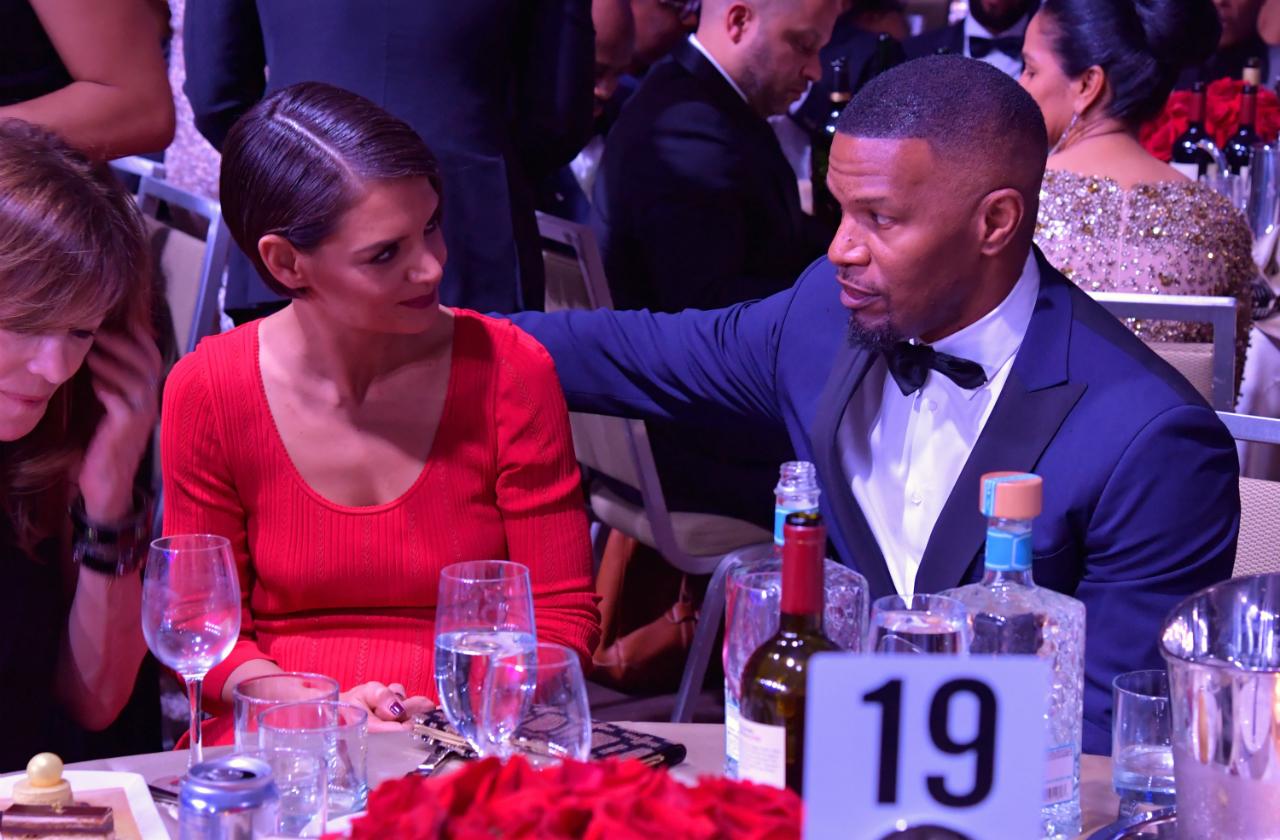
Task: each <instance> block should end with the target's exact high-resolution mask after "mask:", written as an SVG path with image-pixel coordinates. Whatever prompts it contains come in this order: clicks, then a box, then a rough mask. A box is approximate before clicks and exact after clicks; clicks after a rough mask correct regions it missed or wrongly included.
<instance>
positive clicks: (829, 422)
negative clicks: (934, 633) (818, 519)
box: [809, 342, 895, 598]
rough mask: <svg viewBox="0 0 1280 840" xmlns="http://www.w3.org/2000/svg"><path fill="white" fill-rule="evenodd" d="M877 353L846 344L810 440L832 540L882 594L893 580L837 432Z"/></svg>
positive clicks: (875, 595)
mask: <svg viewBox="0 0 1280 840" xmlns="http://www.w3.org/2000/svg"><path fill="white" fill-rule="evenodd" d="M874 358H875V357H874V356H873V355H872V354H870V353H868V352H866V350H864V349H863V348H861V347H856V346H852V345H850V344H848V343H847V342H846V343H845V344H844V345H843V346H842V347H841V349H840V351H839V352H838V353H837V354H836V357H835V361H834V363H833V365H832V368H831V374H830V376H828V377H827V383H826V385H825V386H824V388H823V390H822V396H821V397H820V398H819V400H818V408H817V411H816V413H815V414H814V419H813V430H812V434H811V436H810V438H809V439H810V440H811V441H812V442H813V458H814V466H815V467H816V468H817V471H818V481H819V483H820V484H821V486H823V487H825V488H827V490H826V492H825V493H823V497H822V510H823V512H824V513H825V514H826V516H827V524H828V527H829V528H830V529H831V530H832V531H833V532H834V533H833V539H834V540H835V542H836V545H837V546H838V547H842V548H843V554H844V561H845V564H846V565H848V566H851V567H853V568H855V569H857V570H858V571H859V572H861V573H862V576H863V577H865V578H866V579H867V585H868V586H869V587H870V588H871V597H873V598H878V597H880V596H882V595H892V594H893V593H894V591H895V589H894V586H893V579H892V578H891V577H890V576H889V567H888V566H886V565H885V561H884V555H883V554H882V553H881V551H880V544H879V543H877V542H876V538H875V535H874V534H873V533H872V532H871V526H870V525H868V524H867V519H866V517H865V516H863V514H862V509H861V508H860V507H858V502H857V500H856V499H854V497H853V492H852V491H851V490H850V487H849V481H848V478H847V476H846V475H845V471H844V464H843V463H842V462H841V460H840V451H839V446H838V445H837V433H838V430H839V428H840V421H841V418H842V417H844V412H845V408H846V407H847V406H848V405H849V400H850V398H851V397H852V396H853V392H854V391H855V390H856V389H857V388H858V386H859V385H860V384H861V383H862V380H863V379H864V378H865V377H866V374H867V369H868V368H870V367H871V362H872V361H873V360H874Z"/></svg>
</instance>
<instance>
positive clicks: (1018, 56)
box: [902, 0, 1040, 79]
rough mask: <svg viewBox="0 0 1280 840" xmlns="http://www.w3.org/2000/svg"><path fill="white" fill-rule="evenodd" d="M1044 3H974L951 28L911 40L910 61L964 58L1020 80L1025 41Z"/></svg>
mask: <svg viewBox="0 0 1280 840" xmlns="http://www.w3.org/2000/svg"><path fill="white" fill-rule="evenodd" d="M1038 8H1040V0H970V2H969V14H968V15H966V16H965V18H964V19H963V20H960V21H957V22H955V23H953V24H951V25H950V26H944V27H942V28H941V29H935V30H933V31H931V32H924V33H922V34H920V35H917V36H916V37H914V38H908V39H907V40H906V42H905V43H904V44H903V45H902V46H903V49H905V50H906V53H907V58H909V59H910V58H920V57H922V56H926V55H937V54H939V53H944V54H947V55H963V56H967V57H969V58H976V59H979V60H980V61H985V62H987V63H988V64H990V65H991V66H992V67H994V68H996V69H997V70H999V71H1001V72H1003V73H1005V74H1007V75H1009V76H1012V77H1013V78H1015V79H1016V78H1018V76H1020V75H1022V38H1023V35H1024V34H1025V33H1026V31H1027V24H1028V23H1030V22H1031V16H1032V15H1034V14H1035V13H1036V9H1038Z"/></svg>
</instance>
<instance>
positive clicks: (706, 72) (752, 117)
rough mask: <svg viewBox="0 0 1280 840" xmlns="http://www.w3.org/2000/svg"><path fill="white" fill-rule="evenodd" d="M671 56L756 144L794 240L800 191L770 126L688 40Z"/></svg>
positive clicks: (799, 226) (799, 225) (797, 231)
mask: <svg viewBox="0 0 1280 840" xmlns="http://www.w3.org/2000/svg"><path fill="white" fill-rule="evenodd" d="M671 56H672V58H673V59H674V60H675V61H676V62H677V63H679V64H680V66H681V67H683V68H684V69H685V70H687V71H688V72H689V73H690V74H691V75H692V76H694V78H696V79H698V80H699V81H700V82H702V83H703V85H704V86H705V88H706V90H707V92H708V95H709V97H710V98H711V100H712V101H713V102H714V103H715V104H716V106H717V107H718V108H719V109H720V110H721V111H723V112H725V113H726V114H729V115H732V116H733V118H734V120H735V121H736V122H737V123H738V125H739V126H740V127H741V130H742V132H743V134H744V136H745V137H744V139H745V138H751V139H750V141H749V142H752V143H756V144H759V146H760V148H761V152H762V155H763V157H761V158H760V160H761V161H762V162H763V161H768V165H769V170H770V175H771V180H772V181H773V185H774V187H775V189H776V190H777V192H778V197H779V198H780V199H781V200H782V202H783V204H784V206H785V207H786V208H787V218H788V222H789V223H790V225H791V228H792V229H791V231H790V233H791V238H792V239H793V240H794V239H796V238H798V237H799V236H800V235H801V230H802V227H803V224H804V222H803V211H802V210H801V209H800V188H799V186H798V185H797V183H796V173H795V170H793V169H792V168H791V164H790V163H789V162H788V161H787V156H786V155H785V154H784V153H783V151H782V144H781V143H779V142H778V135H777V134H775V133H774V130H773V126H771V125H770V124H769V121H768V120H766V119H765V118H764V117H762V116H760V115H759V114H757V113H756V112H755V111H754V110H752V108H751V106H750V105H748V104H747V103H746V102H745V101H744V100H743V98H742V97H741V96H740V95H739V94H738V92H737V91H736V90H734V89H733V85H731V84H729V81H728V80H727V79H726V78H725V77H724V75H723V74H722V73H721V72H720V71H719V70H718V69H716V66H715V65H714V64H712V63H711V62H710V61H709V60H708V59H707V57H706V56H705V55H703V54H702V52H701V51H699V50H698V48H697V47H695V46H694V45H693V44H692V43H690V42H689V41H688V40H685V41H681V42H680V43H679V44H677V45H676V47H675V49H673V50H672V51H671Z"/></svg>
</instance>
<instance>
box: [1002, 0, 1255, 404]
mask: <svg viewBox="0 0 1280 840" xmlns="http://www.w3.org/2000/svg"><path fill="white" fill-rule="evenodd" d="M1219 31H1220V27H1219V23H1218V14H1217V11H1216V9H1215V8H1214V4H1213V2H1212V0H1045V2H1044V4H1043V5H1042V6H1041V7H1040V11H1039V12H1037V13H1036V15H1035V17H1034V18H1032V20H1031V23H1030V25H1029V26H1028V27H1027V36H1026V41H1025V44H1024V46H1023V60H1024V68H1023V72H1022V78H1021V83H1022V86H1023V87H1024V88H1026V90H1027V91H1028V92H1029V93H1030V94H1031V95H1032V96H1033V97H1034V98H1035V100H1036V102H1037V103H1038V104H1039V105H1040V109H1041V111H1042V112H1043V113H1044V118H1045V124H1046V126H1047V128H1048V130H1049V143H1050V145H1051V146H1052V147H1053V151H1052V152H1051V153H1050V155H1049V162H1048V171H1047V172H1046V173H1045V178H1044V186H1043V188H1042V189H1041V191H1040V215H1039V224H1038V225H1037V228H1036V244H1037V245H1039V246H1040V248H1041V249H1042V250H1043V251H1044V254H1045V256H1046V257H1047V258H1048V260H1049V262H1050V263H1051V264H1053V266H1054V267H1055V268H1057V269H1058V270H1059V271H1061V272H1062V273H1063V274H1065V275H1066V276H1067V277H1069V278H1070V279H1071V280H1073V281H1074V282H1075V283H1076V284H1077V285H1079V286H1081V287H1082V288H1084V289H1085V290H1086V291H1091V292H1095V291H1100V292H1135V293H1142V294H1162V295H1168V294H1174V295H1177V294H1181V295H1225V296H1228V297H1235V298H1237V299H1238V300H1239V302H1240V306H1239V318H1240V324H1239V328H1238V331H1237V333H1236V335H1237V363H1236V377H1237V378H1236V381H1237V386H1238V384H1239V377H1240V375H1241V373H1242V372H1243V370H1244V351H1245V348H1246V347H1247V345H1248V337H1249V332H1248V326H1249V322H1250V318H1251V314H1252V312H1251V309H1252V305H1253V300H1252V294H1251V283H1252V280H1253V278H1254V276H1255V275H1256V273H1257V272H1256V269H1255V268H1254V265H1253V259H1252V255H1251V253H1250V251H1251V247H1252V239H1251V234H1250V231H1249V228H1248V225H1247V224H1246V223H1245V220H1244V217H1243V216H1242V215H1241V214H1240V213H1239V212H1238V211H1237V210H1236V209H1235V208H1234V207H1233V206H1232V205H1231V203H1230V202H1229V201H1228V200H1227V199H1226V198H1224V197H1222V196H1220V195H1218V194H1217V193H1215V192H1214V191H1213V190H1211V189H1209V188H1208V187H1206V186H1204V185H1201V184H1198V183H1194V182H1192V181H1190V180H1188V179H1187V178H1186V177H1185V176H1183V175H1181V174H1180V173H1178V172H1177V171H1175V170H1174V169H1173V168H1172V167H1170V166H1168V165H1166V164H1164V163H1162V162H1161V161H1159V160H1157V159H1156V158H1154V157H1152V156H1151V155H1150V154H1148V153H1147V151H1146V150H1145V149H1144V148H1143V147H1142V145H1141V144H1140V143H1139V142H1138V128H1139V126H1140V125H1141V124H1142V123H1143V122H1144V121H1146V120H1148V119H1150V118H1152V117H1154V116H1155V115H1157V114H1158V113H1160V111H1161V109H1162V108H1163V107H1164V104H1165V101H1166V100H1167V99H1168V97H1169V93H1170V91H1171V90H1172V89H1173V86H1174V82H1175V80H1176V79H1177V77H1178V74H1179V72H1180V70H1181V69H1182V68H1183V67H1185V66H1189V65H1193V64H1198V63H1200V62H1202V61H1203V60H1204V59H1205V58H1206V57H1207V56H1208V55H1209V54H1210V53H1212V52H1213V50H1214V48H1215V46H1216V45H1217V43H1218V33H1219ZM1055 144H1056V145H1055ZM1130 327H1131V328H1132V329H1133V330H1134V332H1136V333H1137V334H1138V335H1139V336H1140V337H1142V338H1143V339H1146V340H1148V341H1176V342H1203V341H1209V340H1211V338H1212V333H1211V331H1210V328H1209V327H1208V325H1201V324H1187V323H1174V322H1152V321H1131V322H1130Z"/></svg>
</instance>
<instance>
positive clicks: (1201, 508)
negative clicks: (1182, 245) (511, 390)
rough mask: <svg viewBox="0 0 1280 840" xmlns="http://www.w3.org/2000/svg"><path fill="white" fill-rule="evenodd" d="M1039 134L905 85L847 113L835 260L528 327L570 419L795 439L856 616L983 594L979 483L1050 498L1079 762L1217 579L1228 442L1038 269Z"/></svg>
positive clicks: (1231, 457)
mask: <svg viewBox="0 0 1280 840" xmlns="http://www.w3.org/2000/svg"><path fill="white" fill-rule="evenodd" d="M1046 156H1047V140H1046V133H1045V127H1044V122H1043V119H1042V117H1041V115H1040V111H1039V109H1038V108H1037V107H1036V105H1035V102H1033V101H1032V100H1031V98H1030V97H1029V96H1027V94H1026V93H1025V91H1023V90H1022V89H1021V88H1020V87H1019V86H1018V85H1017V84H1016V83H1015V82H1014V81H1013V80H1012V79H1010V78H1009V77H1008V76H1005V75H1004V74H1002V73H1000V72H999V71H997V70H995V69H993V68H992V67H990V66H989V65H987V64H985V63H982V62H978V61H973V60H970V59H966V58H961V57H957V56H933V57H930V58H925V59H921V60H919V61H912V62H908V63H906V64H903V65H901V66H899V67H897V68H895V69H893V70H891V71H889V72H887V73H884V74H882V75H880V76H878V77H877V78H876V79H874V80H873V81H872V82H871V83H870V84H868V85H867V86H866V87H865V88H864V89H863V90H862V91H861V92H860V93H859V94H858V95H857V96H856V97H855V98H854V100H853V102H852V103H851V104H850V106H849V107H848V108H847V109H846V111H845V112H844V115H843V117H842V119H841V123H840V125H839V133H838V135H837V137H836V140H835V143H834V145H833V147H832V157H831V167H830V179H829V180H830V185H831V188H832V192H833V194H834V195H835V196H836V198H837V199H839V201H840V204H841V207H842V210H843V216H842V219H841V223H840V228H839V230H838V231H837V233H836V236H835V238H834V239H833V240H832V242H831V246H830V249H829V250H828V254H827V259H824V260H819V261H818V262H815V263H814V264H813V265H812V266H810V267H809V269H808V270H807V271H805V273H804V274H803V275H802V276H801V278H800V279H799V281H798V282H797V283H796V284H795V286H793V287H792V288H791V289H789V290H787V291H784V292H781V293H779V294H775V295H773V296H771V297H768V298H766V299H764V300H761V301H756V302H752V303H745V304H741V305H737V306H733V307H730V308H727V309H721V310H719V311H714V312H684V313H680V314H676V315H661V314H651V313H648V312H610V311H595V312H569V313H556V314H555V315H538V314H535V313H529V314H527V315H522V316H518V318H517V323H519V324H520V326H522V327H524V328H525V329H527V330H528V331H529V332H530V333H532V334H533V335H534V337H536V338H537V339H538V340H539V341H541V342H542V343H543V344H544V345H545V346H546V347H547V349H548V350H549V351H550V352H551V354H552V356H553V357H554V358H555V361H556V366H557V370H558V371H559V375H560V379H561V382H562V384H563V386H564V390H565V394H566V396H567V398H568V402H569V406H570V408H571V409H574V410H578V411H594V412H599V413H614V414H622V415H629V416H636V417H643V418H666V419H674V420H679V421H681V422H686V423H695V422H700V423H703V424H706V425H710V426H716V425H720V426H726V427H731V426H733V425H735V424H738V423H741V422H743V421H744V420H745V421H750V422H752V423H755V424H764V423H770V424H773V425H774V426H775V427H777V428H785V429H786V431H787V433H788V434H789V436H790V438H791V442H792V443H793V445H794V446H795V450H796V454H797V455H798V456H799V457H800V458H803V459H806V460H810V461H813V462H814V463H815V464H816V465H817V470H818V478H819V482H820V484H821V487H822V491H823V492H822V509H823V512H824V513H825V515H826V518H827V523H828V526H829V529H830V535H831V539H832V541H833V543H834V545H835V550H836V553H837V554H838V555H839V557H840V558H841V559H842V560H843V561H844V562H845V563H847V564H849V565H850V566H852V567H854V568H856V569H858V571H860V572H861V573H862V574H863V575H865V576H866V578H867V581H868V583H869V585H870V587H871V594H872V596H880V595H886V594H890V593H893V592H894V591H898V592H903V593H906V592H937V591H939V590H942V589H946V588H949V587H953V586H957V585H960V584H963V583H967V582H972V581H976V580H977V579H978V577H979V575H980V574H981V571H982V548H983V538H984V533H985V520H984V519H983V518H982V516H981V514H980V513H979V508H978V483H979V477H980V476H981V475H982V474H983V473H986V472H990V471H993V470H1016V471H1029V472H1035V473H1038V474H1040V475H1041V476H1043V477H1044V489H1045V499H1044V512H1043V513H1042V514H1041V516H1040V517H1039V519H1037V520H1036V523H1035V529H1034V536H1033V546H1034V558H1035V559H1034V566H1033V572H1034V575H1035V578H1036V580H1037V581H1038V582H1039V583H1040V584H1041V585H1043V586H1048V587H1051V588H1053V589H1056V590H1058V591H1060V592H1065V593H1068V594H1071V595H1074V596H1075V597H1077V598H1079V599H1080V600H1081V601H1083V602H1084V603H1085V605H1086V608H1087V611H1088V628H1087V633H1086V666H1085V704H1084V709H1085V711H1084V714H1085V728H1084V747H1085V750H1086V751H1088V752H1095V753H1106V752H1108V751H1109V749H1110V725H1111V718H1110V714H1111V680H1112V678H1114V677H1115V676H1116V675H1117V674H1118V673H1121V672H1124V671H1129V670H1133V669H1137V668H1159V667H1162V660H1161V657H1160V656H1159V654H1158V651H1157V637H1158V635H1159V632H1160V627H1161V623H1162V621H1163V619H1164V617H1165V615H1166V614H1167V613H1168V611H1169V610H1170V608H1171V607H1173V606H1174V604H1176V603H1177V602H1178V601H1179V600H1180V599H1181V598H1183V597H1184V596H1186V595H1188V594H1190V593H1192V592H1194V591H1196V590H1198V589H1200V588H1202V587H1204V586H1207V585H1209V584H1212V583H1214V582H1216V581H1219V580H1222V579H1224V578H1226V577H1228V576H1229V575H1230V574H1231V568H1232V563H1233V560H1234V557H1235V546H1236V534H1237V530H1238V526H1239V511H1240V508H1239V495H1238V490H1237V481H1238V474H1239V471H1238V466H1237V463H1236V454H1235V448H1234V446H1233V442H1232V439H1231V436H1230V435H1229V434H1228V433H1227V431H1226V429H1225V428H1224V427H1223V425H1222V424H1221V422H1219V420H1218V418H1217V416H1216V415H1215V414H1214V412H1213V410H1212V409H1210V408H1209V407H1208V406H1207V405H1206V404H1205V403H1204V401H1203V400H1202V399H1201V398H1200V397H1199V396H1198V395H1197V393H1196V392H1195V390H1194V389H1193V388H1192V387H1191V385H1190V384H1189V383H1188V382H1187V381H1186V380H1184V379H1183V378H1182V377H1181V376H1180V375H1179V374H1178V373H1177V372H1176V371H1174V370H1173V369H1172V368H1171V367H1169V366H1168V365H1167V364H1165V363H1164V362H1163V361H1162V360H1161V359H1160V358H1159V357H1158V356H1156V355H1155V354H1154V353H1153V352H1152V351H1151V350H1149V349H1148V348H1147V347H1146V346H1145V345H1144V344H1143V343H1142V342H1141V341H1139V340H1138V339H1137V338H1135V337H1134V336H1133V334H1132V333H1130V332H1129V330H1128V329H1126V328H1125V326H1124V325H1123V324H1122V323H1120V322H1119V321H1118V320H1117V319H1115V318H1114V317H1112V316H1111V315H1109V314H1108V313H1107V312H1106V311H1105V310H1104V309H1103V308H1102V307H1101V306H1100V305H1099V304H1097V303H1096V302H1095V301H1093V300H1092V299H1091V298H1090V297H1089V296H1088V295H1086V294H1085V293H1084V292H1082V291H1080V290H1079V289H1077V288H1076V287H1075V286H1074V285H1073V284H1072V283H1070V282H1069V281H1068V280H1066V279H1065V278H1064V277H1063V276H1062V275H1061V274H1059V273H1058V272H1057V271H1055V270H1054V269H1053V268H1052V267H1051V266H1049V265H1048V263H1046V262H1045V260H1044V258H1043V256H1042V255H1041V254H1040V253H1039V252H1038V251H1035V250H1034V249H1033V247H1032V236H1033V233H1034V230H1035V220H1036V211H1037V202H1038V196H1039V185H1040V181H1041V178H1042V175H1043V171H1044V165H1045V159H1046Z"/></svg>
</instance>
